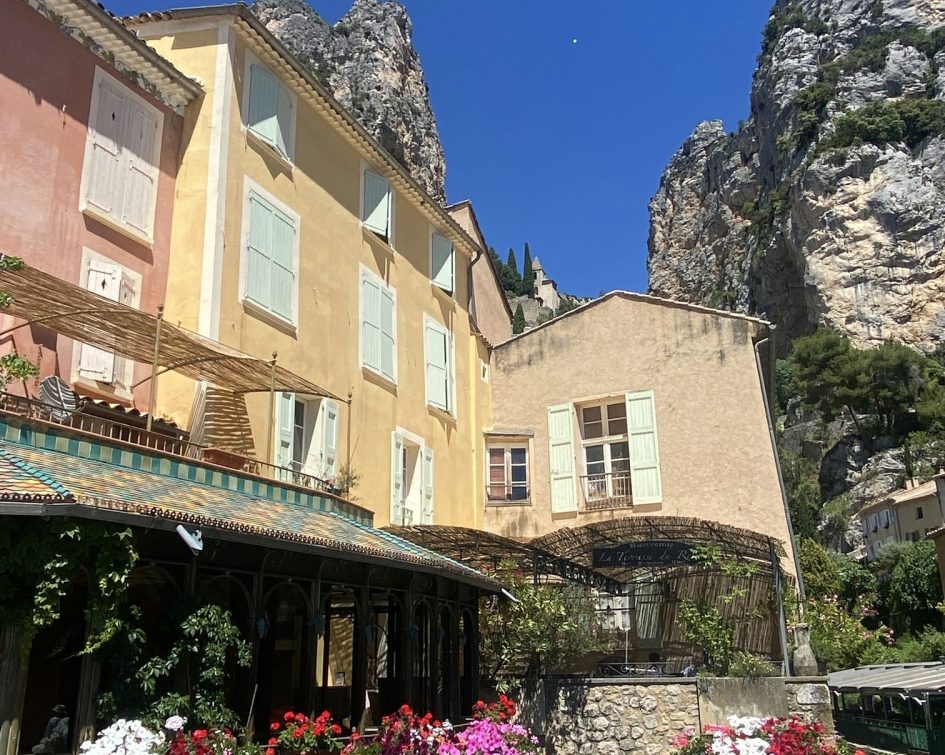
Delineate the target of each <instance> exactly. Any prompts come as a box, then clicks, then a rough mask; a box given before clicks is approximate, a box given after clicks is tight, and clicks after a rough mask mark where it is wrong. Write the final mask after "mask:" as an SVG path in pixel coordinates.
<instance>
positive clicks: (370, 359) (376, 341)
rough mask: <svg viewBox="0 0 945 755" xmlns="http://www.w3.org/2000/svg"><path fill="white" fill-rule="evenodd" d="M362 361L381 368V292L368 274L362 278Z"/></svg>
mask: <svg viewBox="0 0 945 755" xmlns="http://www.w3.org/2000/svg"><path fill="white" fill-rule="evenodd" d="M361 363H362V364H364V365H365V366H366V367H370V368H371V369H372V370H377V371H378V372H380V369H381V292H380V287H379V286H378V285H377V284H376V283H375V282H374V281H373V280H371V279H370V278H369V277H368V276H366V275H365V276H363V277H362V278H361Z"/></svg>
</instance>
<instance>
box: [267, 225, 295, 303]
mask: <svg viewBox="0 0 945 755" xmlns="http://www.w3.org/2000/svg"><path fill="white" fill-rule="evenodd" d="M271 217H272V244H271V247H270V252H271V258H270V261H271V265H270V268H269V306H270V309H272V311H273V312H275V313H276V314H277V315H279V316H280V317H284V318H285V319H286V320H290V321H292V320H294V319H295V306H294V299H295V263H294V259H293V258H294V256H295V254H294V252H295V222H294V221H293V220H292V218H290V217H289V216H288V215H285V214H284V213H282V212H279V210H277V209H275V208H273V209H272V216H271Z"/></svg>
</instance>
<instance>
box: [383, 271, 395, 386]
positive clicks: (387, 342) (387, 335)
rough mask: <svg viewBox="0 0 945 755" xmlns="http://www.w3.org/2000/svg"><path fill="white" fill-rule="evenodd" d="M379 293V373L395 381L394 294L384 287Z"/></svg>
mask: <svg viewBox="0 0 945 755" xmlns="http://www.w3.org/2000/svg"><path fill="white" fill-rule="evenodd" d="M379 293H380V328H379V330H380V345H381V353H380V357H381V362H380V371H381V374H382V375H384V377H386V378H389V379H390V380H395V379H396V377H397V375H396V372H397V369H396V364H397V356H396V347H397V336H396V328H397V324H396V312H395V310H394V293H393V292H392V291H391V290H390V289H389V288H387V287H386V286H381V287H380V289H379Z"/></svg>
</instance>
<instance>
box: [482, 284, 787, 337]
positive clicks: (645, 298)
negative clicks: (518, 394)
mask: <svg viewBox="0 0 945 755" xmlns="http://www.w3.org/2000/svg"><path fill="white" fill-rule="evenodd" d="M614 298H620V299H627V300H629V301H637V302H641V303H643V304H656V305H658V306H663V307H676V308H678V309H686V310H689V311H690V312H698V313H700V314H706V315H716V316H718V317H727V318H731V319H733V320H743V321H746V322H753V323H757V324H758V325H763V326H764V327H766V328H772V327H773V326H772V324H771V323H770V322H769V321H768V320H762V319H761V318H759V317H752V316H751V315H744V314H742V313H741V312H730V311H729V310H727V309H712V308H711V307H703V306H702V305H701V304H691V303H689V302H685V301H678V300H676V299H664V298H662V297H660V296H652V295H650V294H638V293H635V292H633V291H622V290H616V291H610V292H608V293H606V294H604V295H603V296H600V297H598V298H596V299H592V300H591V301H589V302H587V303H586V304H582V305H581V306H579V307H576V308H575V309H572V310H571V311H570V312H565V313H564V314H563V315H559V316H558V317H554V318H552V319H551V320H548V321H547V322H543V323H542V324H541V325H536V326H535V327H534V328H531V329H530V330H526V331H525V332H524V333H519V334H518V335H515V336H512V337H511V338H509V339H508V340H507V341H503V342H502V343H500V344H498V345H497V346H496V348H497V349H500V348H502V347H503V346H505V345H506V344H509V343H512V342H513V341H518V340H520V339H522V338H527V337H528V336H530V335H533V334H535V333H537V332H539V331H541V330H544V329H545V328H550V327H554V326H555V325H557V324H558V323H559V322H561V320H563V319H564V318H566V317H575V316H577V315H581V314H584V312H586V311H587V310H589V309H591V307H596V306H597V305H598V304H602V303H604V302H605V301H608V300H610V299H614Z"/></svg>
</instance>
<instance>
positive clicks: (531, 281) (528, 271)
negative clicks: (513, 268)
mask: <svg viewBox="0 0 945 755" xmlns="http://www.w3.org/2000/svg"><path fill="white" fill-rule="evenodd" d="M534 290H535V272H534V271H533V270H532V253H531V250H530V249H529V248H528V242H527V241H526V242H525V261H524V262H523V263H522V288H521V290H520V291H519V293H521V294H522V296H531V295H532V293H533V292H534Z"/></svg>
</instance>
